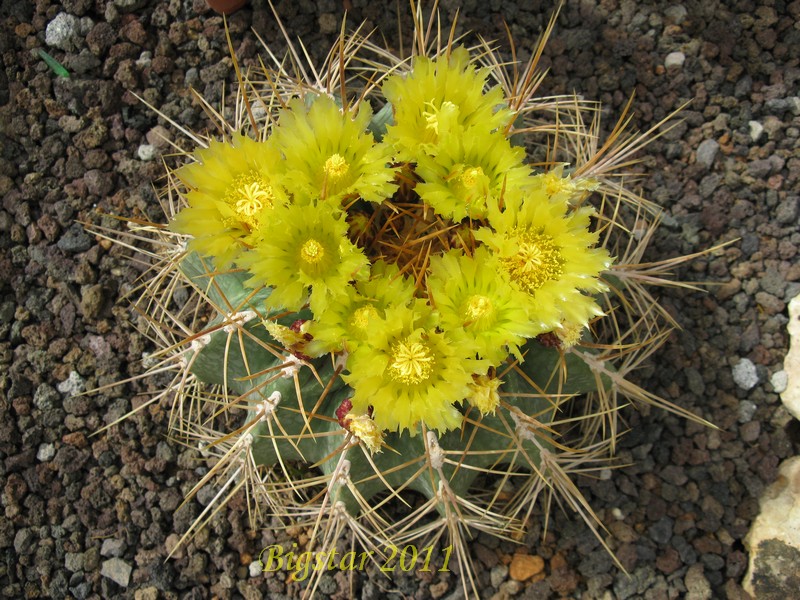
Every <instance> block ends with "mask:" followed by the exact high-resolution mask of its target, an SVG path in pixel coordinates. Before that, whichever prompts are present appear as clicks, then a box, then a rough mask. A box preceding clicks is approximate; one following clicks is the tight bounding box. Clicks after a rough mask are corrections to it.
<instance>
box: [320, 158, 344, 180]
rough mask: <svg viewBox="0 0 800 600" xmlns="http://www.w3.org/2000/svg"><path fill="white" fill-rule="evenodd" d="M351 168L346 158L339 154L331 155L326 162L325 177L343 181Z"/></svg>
mask: <svg viewBox="0 0 800 600" xmlns="http://www.w3.org/2000/svg"><path fill="white" fill-rule="evenodd" d="M349 168H350V165H348V164H347V161H346V160H345V159H344V156H342V155H341V154H338V153H337V154H333V155H331V156H330V158H328V160H326V161H325V167H323V169H324V171H325V175H327V176H328V179H330V180H332V181H336V180H337V179H341V178H342V177H343V176H344V175H345V174H346V173H347V170H348V169H349Z"/></svg>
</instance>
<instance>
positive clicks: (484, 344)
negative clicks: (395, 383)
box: [428, 246, 539, 366]
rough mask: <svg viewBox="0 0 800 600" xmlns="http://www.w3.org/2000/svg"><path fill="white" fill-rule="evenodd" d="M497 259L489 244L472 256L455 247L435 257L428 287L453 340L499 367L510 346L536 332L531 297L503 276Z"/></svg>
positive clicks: (517, 354)
mask: <svg viewBox="0 0 800 600" xmlns="http://www.w3.org/2000/svg"><path fill="white" fill-rule="evenodd" d="M500 270H501V265H500V263H499V261H498V259H497V258H496V257H494V256H492V254H491V252H490V251H489V250H488V249H487V248H486V247H483V246H481V247H479V248H477V249H476V250H475V253H474V254H473V256H471V257H470V256H465V255H464V254H463V253H462V252H461V251H450V252H448V253H447V254H444V255H442V256H437V257H434V258H432V259H431V273H430V275H429V276H428V290H429V293H430V297H431V302H432V303H433V304H434V305H435V306H436V310H437V312H438V313H439V317H440V325H441V327H442V329H443V330H444V331H446V332H447V333H448V335H450V336H451V337H452V338H453V339H456V340H459V343H463V344H464V345H465V346H467V347H471V348H473V352H476V353H477V354H479V355H480V356H481V357H482V358H485V359H486V360H488V361H489V363H491V365H493V366H497V365H498V364H500V363H501V362H502V361H503V360H505V359H506V357H507V356H508V353H509V350H510V351H511V352H513V353H514V354H515V355H516V356H517V357H518V358H521V356H520V354H519V350H518V346H519V345H521V344H523V343H524V342H525V338H527V337H533V336H535V335H537V333H539V332H538V329H537V327H536V324H535V323H533V322H532V321H531V319H530V318H529V316H528V313H527V309H526V307H527V304H528V298H527V296H526V295H525V294H524V293H523V292H521V291H519V290H517V289H514V287H512V285H511V284H510V283H509V282H508V281H507V280H506V279H504V278H502V277H498V276H497V273H498V272H499V271H500Z"/></svg>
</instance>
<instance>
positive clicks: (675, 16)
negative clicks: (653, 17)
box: [664, 4, 688, 25]
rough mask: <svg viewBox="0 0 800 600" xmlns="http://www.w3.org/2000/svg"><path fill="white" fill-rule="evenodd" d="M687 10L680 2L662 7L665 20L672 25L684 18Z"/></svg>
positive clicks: (678, 23) (681, 21)
mask: <svg viewBox="0 0 800 600" xmlns="http://www.w3.org/2000/svg"><path fill="white" fill-rule="evenodd" d="M687 14H688V11H687V10H686V8H684V6H683V5H681V4H674V5H672V6H668V7H667V8H665V9H664V17H665V19H666V21H667V22H668V23H670V24H672V25H680V24H681V23H683V21H684V20H685V19H686V15H687Z"/></svg>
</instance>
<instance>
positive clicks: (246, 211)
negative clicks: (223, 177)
mask: <svg viewBox="0 0 800 600" xmlns="http://www.w3.org/2000/svg"><path fill="white" fill-rule="evenodd" d="M274 199H275V195H274V193H273V191H272V188H271V187H270V186H269V185H268V184H267V182H266V181H264V179H263V177H261V176H260V175H259V174H258V173H256V172H255V171H250V172H249V173H245V174H243V175H240V176H239V177H237V178H236V179H235V180H234V182H233V185H231V186H230V188H229V190H228V193H227V194H226V200H227V202H228V204H230V205H231V206H233V209H234V210H235V211H236V214H237V216H238V217H239V219H240V221H241V222H242V223H245V224H247V225H248V226H249V227H250V228H251V229H252V228H255V227H256V226H257V225H258V216H259V214H260V213H261V211H262V210H263V209H264V208H272V205H273V200H274Z"/></svg>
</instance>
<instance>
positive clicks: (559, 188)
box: [544, 171, 575, 198]
mask: <svg viewBox="0 0 800 600" xmlns="http://www.w3.org/2000/svg"><path fill="white" fill-rule="evenodd" d="M544 186H545V190H546V192H547V195H548V196H549V197H551V198H552V197H553V196H555V195H556V194H558V193H560V192H567V193H570V194H571V193H572V192H574V191H575V184H574V183H573V182H572V180H571V179H570V178H569V177H559V176H558V174H557V173H554V172H553V171H550V172H549V173H546V174H545V175H544Z"/></svg>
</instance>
